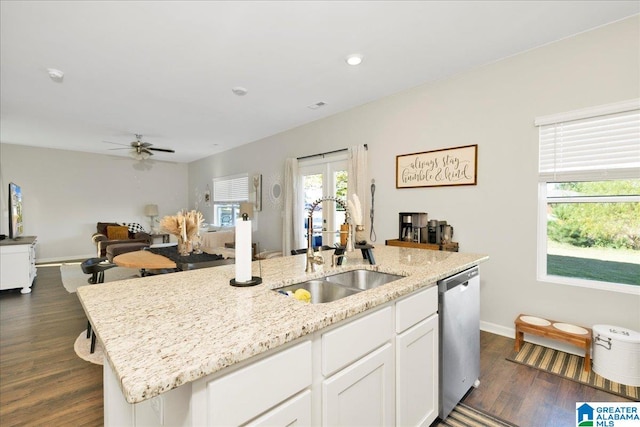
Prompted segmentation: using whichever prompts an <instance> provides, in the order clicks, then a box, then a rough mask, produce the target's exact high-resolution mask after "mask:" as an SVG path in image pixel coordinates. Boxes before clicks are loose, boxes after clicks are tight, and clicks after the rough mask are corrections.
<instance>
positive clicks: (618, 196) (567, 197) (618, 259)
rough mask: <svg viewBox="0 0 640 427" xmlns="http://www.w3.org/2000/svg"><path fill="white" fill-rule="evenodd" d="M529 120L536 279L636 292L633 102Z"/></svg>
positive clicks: (636, 130)
mask: <svg viewBox="0 0 640 427" xmlns="http://www.w3.org/2000/svg"><path fill="white" fill-rule="evenodd" d="M535 124H536V125H537V126H539V174H538V176H539V179H538V180H539V199H538V200H539V214H538V217H539V221H538V278H539V279H540V280H544V281H550V282H556V283H565V284H570V285H578V286H586V287H592V288H598V289H607V290H614V291H621V292H629V293H640V100H632V101H626V102H621V103H617V104H611V105H606V106H602V107H596V108H589V109H585V110H580V111H574V112H569V113H563V114H558V115H554V116H548V117H542V118H539V119H536V121H535Z"/></svg>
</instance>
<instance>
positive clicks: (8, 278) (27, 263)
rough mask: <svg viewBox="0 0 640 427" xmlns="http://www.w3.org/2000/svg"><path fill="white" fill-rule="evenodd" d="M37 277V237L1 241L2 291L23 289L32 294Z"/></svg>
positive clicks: (0, 284) (0, 278)
mask: <svg viewBox="0 0 640 427" xmlns="http://www.w3.org/2000/svg"><path fill="white" fill-rule="evenodd" d="M35 277H36V237H34V236H24V237H20V238H18V239H17V240H8V239H7V240H2V241H0V289H14V288H22V290H21V291H20V292H22V293H23V294H28V293H29V292H31V285H32V284H33V279H35Z"/></svg>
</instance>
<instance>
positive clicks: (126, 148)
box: [108, 147, 131, 151]
mask: <svg viewBox="0 0 640 427" xmlns="http://www.w3.org/2000/svg"><path fill="white" fill-rule="evenodd" d="M130 149H131V147H122V148H108V150H109V151H112V150H130Z"/></svg>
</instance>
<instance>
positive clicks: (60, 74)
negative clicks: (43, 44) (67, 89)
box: [47, 68, 64, 83]
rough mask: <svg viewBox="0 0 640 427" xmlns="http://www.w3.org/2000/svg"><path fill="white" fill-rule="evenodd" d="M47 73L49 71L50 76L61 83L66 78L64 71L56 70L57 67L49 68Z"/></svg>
mask: <svg viewBox="0 0 640 427" xmlns="http://www.w3.org/2000/svg"><path fill="white" fill-rule="evenodd" d="M47 73H49V77H50V78H51V80H53V81H54V82H58V83H60V82H62V79H64V73H63V72H62V71H60V70H56V69H55V68H47Z"/></svg>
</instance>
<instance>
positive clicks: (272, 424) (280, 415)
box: [247, 390, 311, 427]
mask: <svg viewBox="0 0 640 427" xmlns="http://www.w3.org/2000/svg"><path fill="white" fill-rule="evenodd" d="M310 425H311V391H309V390H307V391H304V392H302V393H301V394H300V395H298V396H295V397H292V398H291V399H289V400H287V401H286V402H284V403H283V404H281V405H279V406H277V407H275V408H274V409H272V410H270V411H269V412H267V413H266V414H264V415H263V416H261V417H260V418H258V419H256V420H253V421H252V422H250V423H248V424H247V427H258V426H265V427H266V426H269V427H280V426H282V427H285V426H287V427H288V426H296V427H302V426H310Z"/></svg>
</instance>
